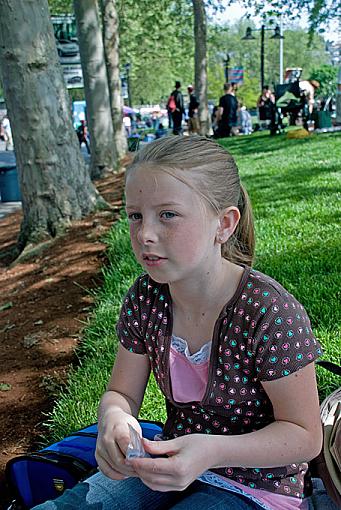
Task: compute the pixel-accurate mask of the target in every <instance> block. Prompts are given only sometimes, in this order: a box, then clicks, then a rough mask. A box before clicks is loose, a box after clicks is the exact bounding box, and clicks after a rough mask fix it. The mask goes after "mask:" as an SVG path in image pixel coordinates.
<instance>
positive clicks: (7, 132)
mask: <svg viewBox="0 0 341 510" xmlns="http://www.w3.org/2000/svg"><path fill="white" fill-rule="evenodd" d="M2 129H3V135H4V138H5V150H6V151H10V150H13V137H12V129H11V124H10V121H9V118H8V115H5V116H4V118H3V119H2Z"/></svg>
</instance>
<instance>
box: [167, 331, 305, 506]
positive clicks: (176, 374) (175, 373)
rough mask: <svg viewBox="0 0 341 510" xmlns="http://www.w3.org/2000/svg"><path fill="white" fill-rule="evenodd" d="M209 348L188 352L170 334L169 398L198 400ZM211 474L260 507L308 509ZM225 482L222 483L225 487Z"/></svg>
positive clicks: (183, 342) (208, 345) (302, 502)
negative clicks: (256, 502)
mask: <svg viewBox="0 0 341 510" xmlns="http://www.w3.org/2000/svg"><path fill="white" fill-rule="evenodd" d="M210 351H211V342H207V343H206V344H205V345H204V346H203V347H202V348H201V349H200V350H199V351H198V352H197V353H194V354H190V352H189V349H188V346H187V342H186V340H183V339H182V338H180V337H176V336H172V343H171V348H170V360H169V361H170V379H171V385H172V394H173V398H174V400H175V401H176V402H193V401H195V402H200V401H201V400H202V398H203V397H204V395H205V391H206V386H207V381H208V365H209V357H210ZM209 473H212V472H209ZM204 475H205V474H204ZM212 475H213V477H211V476H210V477H209V478H210V480H214V478H215V477H216V478H217V480H216V483H214V482H213V483H214V485H217V486H219V487H221V488H224V487H222V486H221V482H223V481H224V480H226V482H228V484H230V485H232V486H234V487H235V488H238V489H240V490H242V491H243V492H244V493H245V494H247V495H249V496H250V497H251V498H252V499H256V500H257V501H258V502H259V503H260V504H262V505H264V506H263V508H266V509H270V510H298V509H299V510H308V502H307V500H302V499H298V498H294V497H292V496H284V495H282V494H275V493H272V492H268V491H265V490H261V489H251V488H250V487H247V486H246V485H242V484H240V483H237V482H235V481H233V480H230V479H229V478H224V477H222V476H219V475H215V473H212ZM199 479H200V478H199ZM204 479H205V476H203V481H205V480H204ZM219 479H220V483H219ZM206 483H212V482H211V481H210V482H206ZM228 484H226V487H225V488H226V490H229V489H228Z"/></svg>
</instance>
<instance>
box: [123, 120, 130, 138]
mask: <svg viewBox="0 0 341 510" xmlns="http://www.w3.org/2000/svg"><path fill="white" fill-rule="evenodd" d="M123 125H124V129H125V132H126V136H127V137H128V136H130V135H131V117H130V115H124V116H123Z"/></svg>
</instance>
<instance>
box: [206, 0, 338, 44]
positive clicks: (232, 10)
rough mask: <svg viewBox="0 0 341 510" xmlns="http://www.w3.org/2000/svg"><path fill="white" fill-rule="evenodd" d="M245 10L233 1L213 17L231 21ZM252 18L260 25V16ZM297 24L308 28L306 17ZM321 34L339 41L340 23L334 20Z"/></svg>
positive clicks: (219, 20) (331, 39)
mask: <svg viewBox="0 0 341 510" xmlns="http://www.w3.org/2000/svg"><path fill="white" fill-rule="evenodd" d="M246 12H247V11H246V9H245V8H243V7H242V6H240V5H238V4H236V3H234V4H232V5H230V6H228V7H227V8H226V9H225V11H224V12H222V13H217V14H215V15H214V17H213V19H214V20H215V21H217V22H218V23H220V22H221V23H225V22H229V23H231V22H232V23H233V22H235V21H237V20H239V19H240V18H241V17H242V16H243V15H245V14H246ZM252 19H253V21H254V22H255V24H256V26H258V25H259V27H260V26H261V19H260V18H257V17H253V18H252ZM298 24H299V25H300V26H301V27H302V28H304V29H307V28H308V23H307V18H306V19H304V18H303V17H302V19H298ZM283 29H284V30H285V17H284V18H283ZM323 36H324V38H325V39H326V40H329V41H333V42H335V43H336V42H339V43H341V23H340V22H338V21H336V20H335V21H334V22H333V23H332V24H331V26H330V27H329V29H328V30H326V32H325V33H324V34H323Z"/></svg>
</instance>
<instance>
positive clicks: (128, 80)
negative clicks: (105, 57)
mask: <svg viewBox="0 0 341 510" xmlns="http://www.w3.org/2000/svg"><path fill="white" fill-rule="evenodd" d="M124 67H125V70H126V78H127V92H128V106H130V108H131V107H132V102H131V90H130V68H131V63H130V62H127V64H125V66H124Z"/></svg>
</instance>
